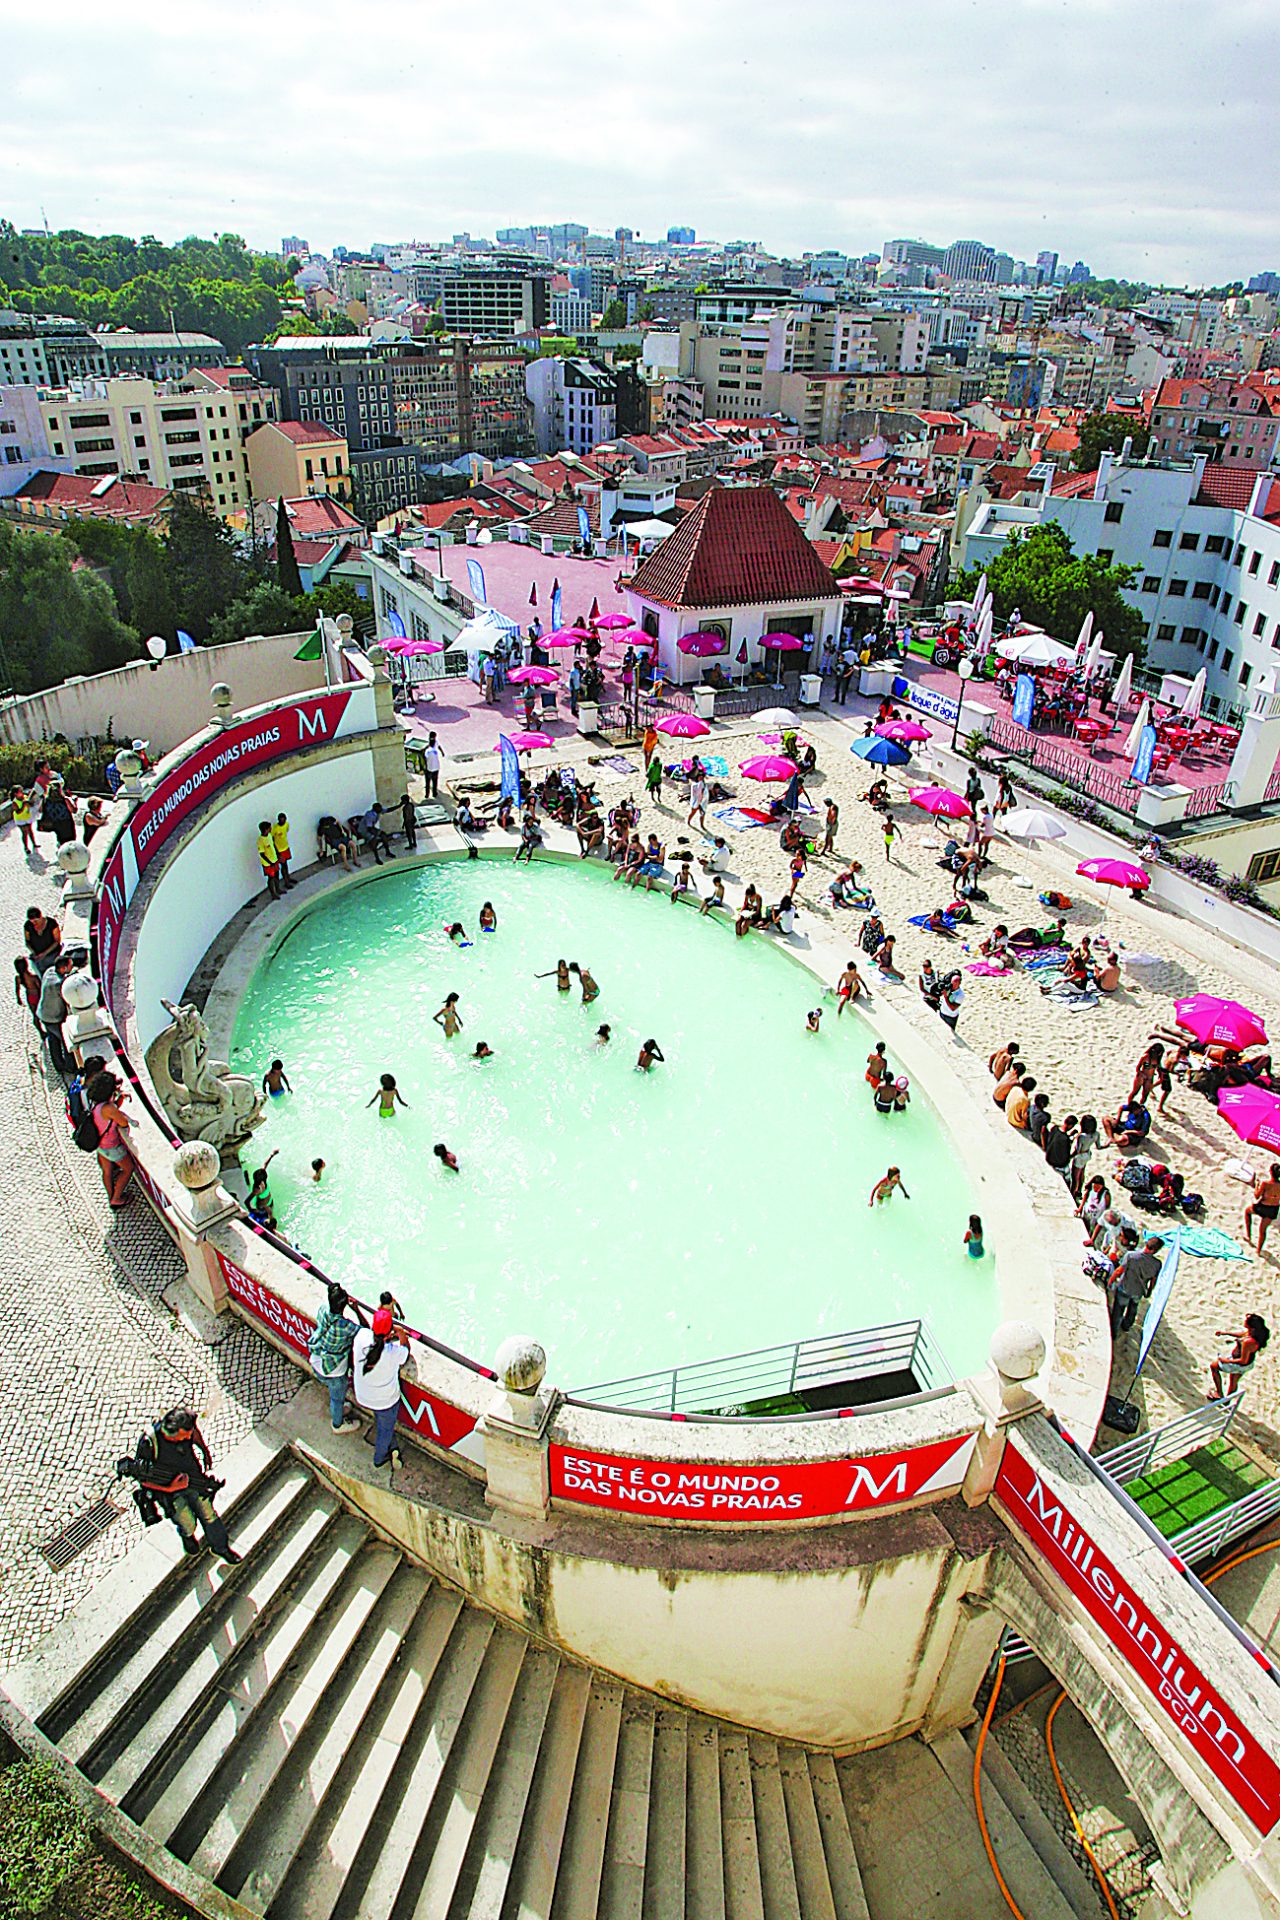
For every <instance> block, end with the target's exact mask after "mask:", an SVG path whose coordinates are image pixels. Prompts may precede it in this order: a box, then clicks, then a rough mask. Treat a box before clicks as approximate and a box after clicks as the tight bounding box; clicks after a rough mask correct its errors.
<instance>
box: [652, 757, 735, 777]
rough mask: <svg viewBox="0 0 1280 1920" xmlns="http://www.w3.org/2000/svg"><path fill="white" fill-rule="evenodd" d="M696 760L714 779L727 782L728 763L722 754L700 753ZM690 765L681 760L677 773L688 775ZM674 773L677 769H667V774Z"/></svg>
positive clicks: (690, 763)
mask: <svg viewBox="0 0 1280 1920" xmlns="http://www.w3.org/2000/svg"><path fill="white" fill-rule="evenodd" d="M698 758H699V760H700V761H701V762H702V765H703V767H704V769H705V770H706V772H707V773H709V774H711V775H713V777H714V778H715V779H717V780H727V779H728V778H729V762H728V761H727V760H726V759H725V757H724V755H723V754H722V753H700V754H699V755H698ZM692 765H693V762H692V760H682V761H681V762H680V765H679V769H678V771H679V772H681V773H688V772H689V770H690V768H691V767H692ZM676 771H677V769H676V768H674V767H668V768H667V772H668V773H671V774H674V773H675V772H676Z"/></svg>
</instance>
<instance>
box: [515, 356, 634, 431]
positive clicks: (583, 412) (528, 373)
mask: <svg viewBox="0 0 1280 1920" xmlns="http://www.w3.org/2000/svg"><path fill="white" fill-rule="evenodd" d="M525 391H526V393H527V394H528V396H529V400H530V404H531V405H532V407H533V432H534V438H535V440H536V441H537V446H538V452H539V453H541V454H548V453H562V452H564V451H566V450H568V452H570V453H577V454H588V453H590V451H591V449H592V447H598V446H600V445H601V444H602V443H603V442H604V441H606V440H612V439H613V438H614V435H615V434H616V432H617V429H618V383H617V379H616V378H615V376H614V374H613V373H612V372H611V371H610V369H609V368H608V367H602V366H601V365H599V363H598V362H597V361H594V360H561V359H556V358H551V357H546V358H544V359H541V360H533V361H531V362H530V364H529V366H528V367H527V368H526V369H525Z"/></svg>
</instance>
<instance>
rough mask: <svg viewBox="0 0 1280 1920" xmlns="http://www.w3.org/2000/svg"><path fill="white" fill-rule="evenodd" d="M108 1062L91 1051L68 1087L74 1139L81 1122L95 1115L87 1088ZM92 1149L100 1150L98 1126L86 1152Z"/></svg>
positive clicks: (69, 1122)
mask: <svg viewBox="0 0 1280 1920" xmlns="http://www.w3.org/2000/svg"><path fill="white" fill-rule="evenodd" d="M106 1064H107V1063H106V1061H105V1060H104V1059H103V1057H102V1055H101V1054H100V1053H91V1054H90V1055H89V1057H88V1059H87V1060H86V1061H85V1063H84V1065H83V1066H82V1067H81V1069H80V1071H79V1073H78V1074H77V1075H76V1077H75V1079H74V1080H73V1081H72V1082H71V1085H70V1086H69V1087H68V1088H67V1125H68V1126H69V1127H70V1129H71V1134H72V1138H73V1139H74V1138H75V1136H76V1134H77V1133H78V1132H79V1130H80V1126H81V1123H82V1122H83V1121H84V1120H85V1119H86V1118H88V1119H92V1117H93V1109H92V1107H91V1106H90V1105H89V1096H88V1093H87V1091H86V1089H87V1087H88V1084H89V1082H90V1080H92V1079H93V1078H94V1077H95V1075H97V1074H99V1073H101V1072H102V1070H103V1068H104V1067H105V1066H106ZM77 1144H78V1142H77ZM90 1150H92V1151H93V1152H94V1153H96V1152H97V1150H98V1130H97V1128H96V1127H95V1128H94V1132H93V1143H92V1149H89V1148H86V1152H88V1151H90Z"/></svg>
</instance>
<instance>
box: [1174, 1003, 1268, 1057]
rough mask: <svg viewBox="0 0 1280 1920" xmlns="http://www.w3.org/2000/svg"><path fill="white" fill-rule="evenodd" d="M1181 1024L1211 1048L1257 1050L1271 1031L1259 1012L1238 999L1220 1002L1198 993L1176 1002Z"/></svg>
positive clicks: (1178, 1018)
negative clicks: (1267, 1028)
mask: <svg viewBox="0 0 1280 1920" xmlns="http://www.w3.org/2000/svg"><path fill="white" fill-rule="evenodd" d="M1173 1011H1174V1014H1175V1016H1176V1018H1177V1022H1178V1025H1179V1026H1180V1027H1185V1028H1186V1029H1187V1031H1188V1033H1193V1034H1194V1035H1195V1037H1196V1039H1197V1040H1202V1041H1204V1042H1205V1044H1206V1045H1208V1044H1209V1043H1210V1042H1211V1041H1212V1042H1215V1043H1216V1044H1217V1045H1218V1046H1222V1047H1256V1046H1258V1045H1259V1044H1260V1043H1261V1042H1262V1041H1263V1040H1265V1039H1266V1037H1267V1030H1266V1028H1265V1026H1264V1025H1263V1024H1262V1021H1261V1020H1260V1019H1259V1017H1258V1015H1257V1014H1256V1013H1253V1012H1252V1011H1251V1010H1250V1009H1249V1008H1248V1007H1244V1006H1241V1004H1240V1002H1239V1001H1238V1000H1219V999H1218V997H1217V996H1216V994H1212V993H1195V994H1192V996H1191V998H1190V999H1189V1000H1175V1002H1174V1006H1173Z"/></svg>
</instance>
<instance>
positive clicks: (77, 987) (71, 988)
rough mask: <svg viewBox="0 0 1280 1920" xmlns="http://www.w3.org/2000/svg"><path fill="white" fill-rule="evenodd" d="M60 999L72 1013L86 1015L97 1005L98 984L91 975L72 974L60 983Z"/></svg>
mask: <svg viewBox="0 0 1280 1920" xmlns="http://www.w3.org/2000/svg"><path fill="white" fill-rule="evenodd" d="M62 997H63V999H64V1000H65V1001H66V1003H67V1005H68V1006H69V1007H70V1009H71V1011H72V1013H88V1012H89V1011H90V1009H91V1008H93V1007H96V1006H97V1004H98V983H97V981H96V980H95V979H94V977H93V975H92V974H91V973H72V974H69V975H68V976H67V978H66V979H65V980H64V981H63V983H62Z"/></svg>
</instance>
